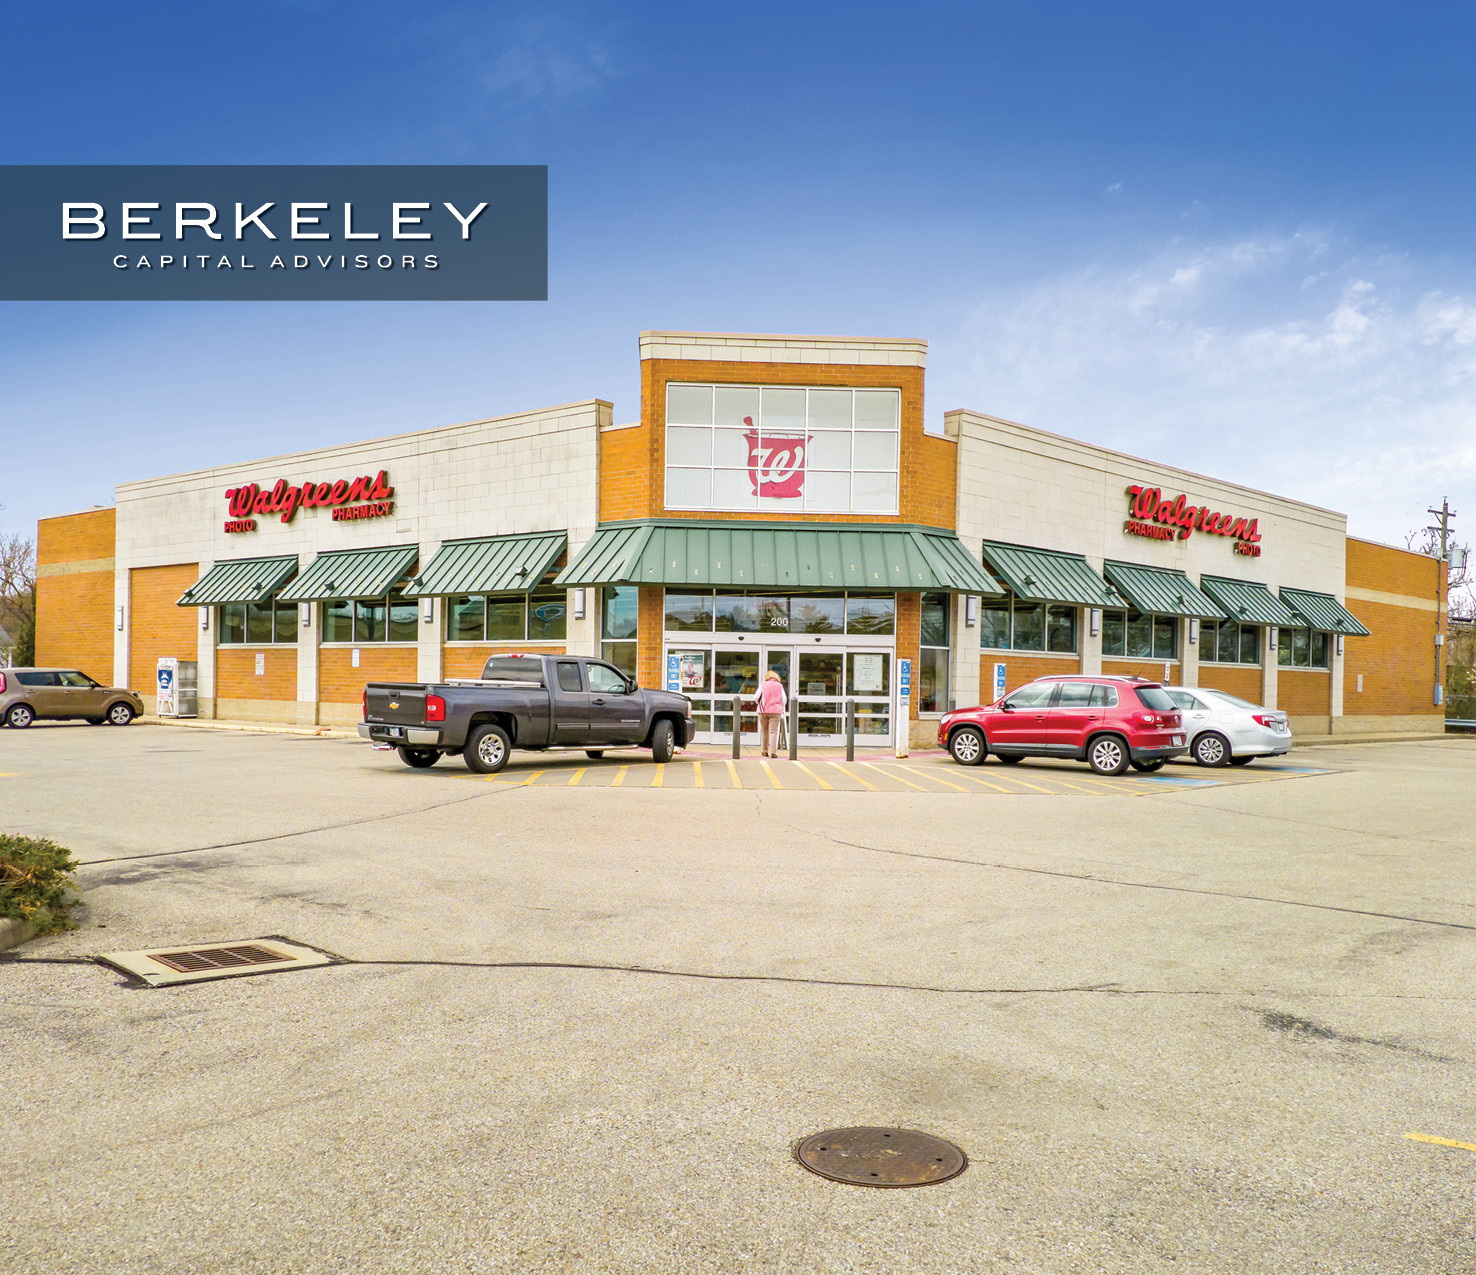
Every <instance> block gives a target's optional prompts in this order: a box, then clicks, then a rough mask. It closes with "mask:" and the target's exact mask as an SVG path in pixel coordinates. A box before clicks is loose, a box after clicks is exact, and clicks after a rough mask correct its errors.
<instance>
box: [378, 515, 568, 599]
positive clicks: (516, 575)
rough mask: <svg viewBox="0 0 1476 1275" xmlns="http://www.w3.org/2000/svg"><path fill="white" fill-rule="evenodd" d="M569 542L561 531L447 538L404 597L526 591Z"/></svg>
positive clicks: (537, 583)
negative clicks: (473, 537)
mask: <svg viewBox="0 0 1476 1275" xmlns="http://www.w3.org/2000/svg"><path fill="white" fill-rule="evenodd" d="M568 543H569V536H568V533H567V532H563V531H537V532H533V533H531V534H529V535H518V536H483V537H481V538H480V539H476V540H448V541H446V543H445V544H443V545H442V546H441V547H440V548H439V549H437V550H436V556H435V557H434V558H432V559H431V560H430V565H429V566H428V567H425V568H423V569H422V570H421V571H420V573H419V574H418V575H417V576H416V577H415V579H413V580H412V581H410V584H409V585H408V586H407V587H406V589H405V596H406V597H407V598H422V597H451V596H454V595H456V594H461V593H527V592H528V591H529V590H531V589H536V588H537V587H538V586H539V585H540V584H541V583H543V577H544V574H545V573H546V572H547V571H548V569H549V568H550V567H551V566H553V564H554V563H555V562H557V561H558V558H559V554H561V553H563V552H564V546H565V545H567V544H568Z"/></svg>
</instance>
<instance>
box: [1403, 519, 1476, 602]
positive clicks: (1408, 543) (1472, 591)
mask: <svg viewBox="0 0 1476 1275" xmlns="http://www.w3.org/2000/svg"><path fill="white" fill-rule="evenodd" d="M1404 547H1405V548H1406V549H1409V550H1410V551H1411V552H1413V553H1423V554H1427V555H1428V556H1429V557H1431V558H1438V557H1439V556H1440V532H1439V531H1438V530H1436V529H1435V528H1434V527H1422V528H1421V529H1420V530H1418V531H1411V532H1410V533H1409V534H1408V535H1406V536H1405V537H1404ZM1446 548H1447V550H1448V551H1449V553H1450V562H1449V564H1448V565H1449V568H1450V574H1449V576H1448V577H1447V580H1446V584H1447V598H1446V603H1447V605H1448V606H1449V608H1450V614H1451V618H1452V619H1466V620H1469V619H1472V618H1476V574H1473V572H1472V568H1473V566H1476V564H1473V563H1472V562H1471V546H1470V545H1468V544H1467V543H1466V542H1465V541H1463V540H1457V539H1455V538H1454V537H1451V538H1449V539H1448V540H1447V542H1446Z"/></svg>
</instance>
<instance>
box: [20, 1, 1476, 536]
mask: <svg viewBox="0 0 1476 1275" xmlns="http://www.w3.org/2000/svg"><path fill="white" fill-rule="evenodd" d="M1202 9H1207V7H1206V6H1186V5H1182V4H1177V5H1171V4H1132V3H1118V4H1112V5H1108V4H1105V3H1065V4H1043V5H1034V6H1021V5H1008V6H1006V5H996V4H988V3H983V4H980V3H976V4H967V5H951V4H934V5H930V4H921V5H915V6H911V7H906V8H904V7H902V6H894V5H887V6H881V5H868V4H857V3H853V4H847V5H840V4H795V3H789V4H782V5H780V4H767V3H750V4H747V5H745V6H742V7H741V8H731V7H709V6H696V5H669V4H667V5H655V4H640V3H627V4H625V5H623V6H619V7H615V6H610V5H596V4H582V3H557V2H553V3H545V4H541V5H537V6H533V5H503V4H495V3H492V4H437V3H421V4H418V5H405V4H403V3H397V4H387V3H380V2H378V0H360V2H359V3H355V4H343V3H336V2H330V0H301V2H289V0H261V2H259V3H257V4H255V5H252V6H249V7H248V8H244V9H243V8H240V7H238V6H229V7H227V6H201V5H197V4H191V5H185V4H174V3H167V2H166V3H155V4H150V5H148V6H140V7H134V8H129V7H120V6H115V5H109V6H104V5H100V4H90V3H83V4H74V5H69V6H65V7H55V6H28V7H25V8H22V7H21V6H17V5H12V6H10V7H9V8H8V9H7V10H6V12H5V16H4V17H3V19H0V120H3V121H4V124H3V126H0V139H3V144H0V162H3V163H156V164H157V163H546V164H548V165H549V169H550V299H549V300H548V301H547V302H543V303H536V302H535V303H367V304H348V303H311V304H286V303H274V304H265V303H262V304H242V303H225V302H216V303H198V304H182V303H108V304H84V303H61V302H55V303H14V302H12V303H0V439H3V441H4V442H5V444H6V454H7V457H8V463H7V464H6V465H5V467H4V469H3V470H0V504H3V505H4V506H5V508H4V509H3V510H0V529H6V530H27V529H30V528H33V527H34V523H35V519H36V518H37V517H38V516H44V515H46V514H51V513H60V512H67V511H70V510H73V509H77V508H84V507H86V506H88V505H89V504H93V503H102V502H106V501H108V500H110V499H111V497H112V486H113V484H114V483H115V482H117V481H121V480H127V479H132V478H140V477H146V476H149V475H152V474H157V473H164V472H171V471H174V470H178V469H186V468H193V467H196V466H200V465H205V464H213V463H221V462H228V461H232V460H248V459H251V458H253V457H256V456H262V455H270V454H273V453H277V452H283V451H291V450H297V449H299V448H302V447H305V446H312V445H319V444H327V443H333V442H343V441H351V440H355V439H360V438H369V437H374V436H376V435H378V434H385V433H392V432H398V431H402V430H409V429H416V428H423V427H429V426H433V425H438V424H445V423H449V422H452V421H458V420H467V419H473V418H476V417H481V416H489V415H496V414H499V413H503V412H510V411H516V410H521V409H525V408H532V407H539V406H546V405H549V404H553V403H559V402H566V401H569V400H573V399H580V398H586V397H591V396H599V397H603V398H610V399H613V400H614V402H615V410H616V415H617V418H620V419H632V418H633V417H634V416H635V415H636V412H637V409H638V385H639V378H638V365H637V360H636V353H637V351H636V335H637V333H638V332H639V331H640V330H641V329H644V328H694V329H704V330H706V329H717V330H731V331H785V332H813V333H843V334H853V335H874V336H909V337H913V336H917V337H923V338H926V339H927V340H928V341H929V342H930V344H931V349H930V355H929V371H928V401H927V412H928V414H929V417H930V418H932V419H934V420H937V419H939V418H941V414H942V412H943V411H944V410H945V409H948V408H953V407H972V408H976V409H978V410H981V411H985V412H990V413H993V414H996V415H1002V416H1006V417H1010V418H1012V419H1016V420H1021V421H1024V422H1026V423H1027V424H1031V425H1035V426H1039V427H1041V428H1045V429H1051V430H1056V431H1058V432H1061V433H1065V434H1069V435H1073V436H1075V437H1079V438H1085V439H1089V440H1092V441H1094V442H1099V443H1103V444H1106V445H1108V446H1113V447H1120V448H1123V449H1125V450H1128V451H1132V452H1135V453H1138V454H1141V455H1147V456H1151V457H1153V458H1155V459H1159V460H1163V461H1167V462H1171V463H1174V464H1180V465H1183V466H1186V467H1188V468H1190V469H1196V470H1199V471H1202V472H1206V473H1210V474H1214V475H1217V476H1220V477H1224V478H1229V479H1233V480H1236V481H1240V482H1244V483H1247V484H1249V485H1251V486H1255V487H1261V488H1265V489H1268V490H1271V491H1276V492H1279V493H1281V494H1285V495H1289V496H1293V497H1295V498H1298V499H1305V500H1309V501H1312V502H1314V503H1318V504H1323V505H1327V506H1330V507H1333V508H1336V509H1340V510H1343V511H1345V512H1346V513H1347V514H1348V515H1349V529H1350V531H1351V532H1352V533H1353V534H1361V535H1365V536H1370V537H1373V538H1379V539H1386V540H1392V541H1396V542H1399V541H1402V537H1403V533H1404V532H1405V531H1407V530H1409V529H1410V528H1413V527H1416V526H1421V525H1423V524H1424V523H1425V522H1426V521H1428V519H1427V517H1426V516H1425V513H1424V510H1425V507H1426V506H1427V505H1429V504H1432V503H1438V501H1439V499H1440V497H1441V496H1444V495H1449V496H1450V497H1451V500H1452V504H1453V505H1454V506H1455V507H1456V508H1457V509H1459V510H1461V511H1462V513H1463V515H1464V513H1465V511H1466V510H1467V509H1469V510H1470V517H1469V519H1467V518H1465V517H1464V516H1463V517H1462V519H1461V520H1460V522H1458V527H1462V528H1464V526H1465V524H1466V523H1467V522H1468V521H1469V523H1470V527H1471V528H1472V529H1476V500H1473V496H1476V431H1473V429H1472V417H1473V409H1476V379H1473V378H1476V247H1473V243H1472V238H1471V234H1470V229H1471V209H1472V208H1473V207H1476V164H1473V162H1472V161H1473V158H1476V156H1473V154H1472V152H1473V150H1476V129H1473V127H1472V124H1473V120H1472V118H1471V117H1472V115H1473V109H1476V95H1473V92H1472V90H1471V87H1470V84H1471V77H1470V70H1469V68H1470V65H1471V61H1472V54H1473V51H1476V49H1473V46H1476V39H1473V36H1476V30H1473V28H1476V13H1473V11H1471V10H1469V9H1458V8H1456V7H1455V6H1426V7H1423V8H1421V7H1413V8H1411V7H1407V6H1401V7H1395V6H1360V5H1357V4H1337V5H1333V4H1292V5H1286V4H1278V5H1263V4H1256V3H1251V4H1244V3H1242V4H1239V5H1234V6H1229V5H1225V6H1217V7H1215V8H1214V10H1213V11H1204V12H1200V11H1198V10H1202ZM0 217H3V192H0Z"/></svg>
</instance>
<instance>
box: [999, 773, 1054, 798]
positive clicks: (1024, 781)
mask: <svg viewBox="0 0 1476 1275" xmlns="http://www.w3.org/2000/svg"><path fill="white" fill-rule="evenodd" d="M1010 781H1011V782H1012V783H1017V784H1024V785H1025V787H1027V788H1034V789H1035V791H1036V792H1043V793H1045V795H1046V796H1047V797H1059V796H1060V795H1061V794H1060V793H1058V792H1057V793H1053V792H1052V791H1051V790H1050V789H1049V788H1042V787H1041V786H1040V785H1039V784H1032V783H1031V782H1030V781H1029V780H1028V779H1020V778H1018V777H1017V776H1015V775H1011V776H1010Z"/></svg>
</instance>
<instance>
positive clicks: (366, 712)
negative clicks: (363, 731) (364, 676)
mask: <svg viewBox="0 0 1476 1275" xmlns="http://www.w3.org/2000/svg"><path fill="white" fill-rule="evenodd" d="M362 701H363V704H364V720H365V721H366V722H367V721H368V720H369V688H368V687H367V686H366V687H365V688H364V694H363V696H362Z"/></svg>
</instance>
